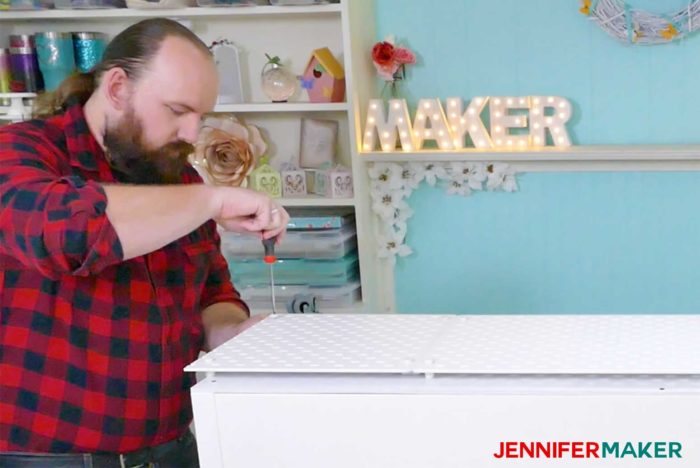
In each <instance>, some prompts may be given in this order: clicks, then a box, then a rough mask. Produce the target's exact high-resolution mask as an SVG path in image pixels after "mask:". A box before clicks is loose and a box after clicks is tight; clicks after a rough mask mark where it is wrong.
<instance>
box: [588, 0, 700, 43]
mask: <svg viewBox="0 0 700 468" xmlns="http://www.w3.org/2000/svg"><path fill="white" fill-rule="evenodd" d="M581 4H582V6H581V8H580V9H579V11H580V12H581V13H583V14H584V15H586V16H589V17H590V18H591V19H592V20H593V21H595V22H596V23H598V26H600V27H601V28H602V29H603V30H604V31H605V32H607V33H608V34H610V35H611V36H613V37H615V38H617V39H619V40H621V41H623V42H627V43H634V44H647V45H648V44H663V43H668V42H671V41H674V40H676V39H680V38H682V37H685V36H686V35H688V34H689V33H691V32H693V31H695V30H696V29H698V27H700V0H690V1H689V2H688V5H687V6H686V7H684V8H682V9H681V10H679V11H677V12H675V13H673V14H668V15H660V14H656V13H650V12H648V11H643V10H637V9H633V8H632V7H630V5H628V4H627V3H625V2H624V1H623V0H581Z"/></svg>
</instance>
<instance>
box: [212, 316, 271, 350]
mask: <svg viewBox="0 0 700 468" xmlns="http://www.w3.org/2000/svg"><path fill="white" fill-rule="evenodd" d="M265 317H267V315H255V316H253V317H251V318H249V319H247V320H245V321H243V322H240V323H237V324H234V323H228V324H219V325H217V326H214V327H211V328H210V329H209V330H208V332H207V334H206V335H207V336H206V351H212V350H213V349H214V348H217V347H219V346H221V345H222V344H224V343H226V342H227V341H228V340H230V339H231V338H233V337H234V336H236V335H240V334H241V333H243V332H244V331H246V330H247V329H249V328H250V327H252V326H253V325H255V324H256V323H258V322H259V321H261V320H262V319H264V318H265Z"/></svg>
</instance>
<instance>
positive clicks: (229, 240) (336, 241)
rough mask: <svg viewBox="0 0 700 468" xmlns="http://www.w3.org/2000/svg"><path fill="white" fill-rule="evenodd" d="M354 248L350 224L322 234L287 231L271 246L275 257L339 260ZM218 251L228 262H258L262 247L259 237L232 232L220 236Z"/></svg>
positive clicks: (353, 234) (353, 231)
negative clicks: (241, 260) (237, 260)
mask: <svg viewBox="0 0 700 468" xmlns="http://www.w3.org/2000/svg"><path fill="white" fill-rule="evenodd" d="M356 248H357V235H356V230H355V226H354V225H348V226H345V227H343V228H342V229H328V230H323V231H287V233H286V234H285V236H284V238H283V239H282V241H281V242H280V243H279V244H277V246H276V247H275V254H276V255H277V258H314V259H322V258H325V259H334V258H342V257H344V256H345V255H347V254H348V253H350V252H352V251H353V250H355V249H356ZM221 251H222V252H223V254H224V256H225V257H226V258H228V259H230V260H234V259H239V260H240V259H248V258H250V259H261V258H263V253H264V251H263V245H262V241H261V240H260V238H259V237H255V236H251V235H245V234H238V233H234V232H222V233H221Z"/></svg>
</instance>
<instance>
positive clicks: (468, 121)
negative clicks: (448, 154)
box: [447, 96, 492, 149]
mask: <svg viewBox="0 0 700 468" xmlns="http://www.w3.org/2000/svg"><path fill="white" fill-rule="evenodd" d="M488 100H489V98H488V97H481V96H478V97H475V98H473V99H472V100H471V101H470V102H469V105H468V106H467V109H466V112H464V113H462V108H463V103H462V99H460V98H456V97H451V98H448V99H447V105H448V107H449V108H450V109H454V110H455V112H454V113H455V117H452V115H450V119H449V123H450V126H451V128H452V137H453V138H452V139H453V144H454V147H455V148H457V149H461V148H463V147H464V144H465V141H464V137H465V136H466V135H469V138H470V139H471V141H472V142H473V144H474V146H475V147H476V148H490V147H491V146H492V144H491V137H490V136H489V134H488V132H487V131H486V127H484V123H483V122H482V120H481V118H480V115H481V113H482V112H483V110H484V108H485V107H486V105H487V104H488V102H489V101H488ZM457 142H458V143H459V144H456V143H457Z"/></svg>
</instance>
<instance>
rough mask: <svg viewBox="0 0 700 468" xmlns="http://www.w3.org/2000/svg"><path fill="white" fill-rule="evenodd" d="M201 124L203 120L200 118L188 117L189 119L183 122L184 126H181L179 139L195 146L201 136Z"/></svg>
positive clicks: (195, 116)
mask: <svg viewBox="0 0 700 468" xmlns="http://www.w3.org/2000/svg"><path fill="white" fill-rule="evenodd" d="M200 124H201V120H200V118H199V116H197V115H192V116H191V117H190V116H188V117H187V119H185V121H184V122H182V125H181V126H180V129H179V131H178V133H177V137H178V139H180V140H182V141H186V142H187V143H192V144H194V143H195V142H196V141H197V137H198V136H199V127H200Z"/></svg>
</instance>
